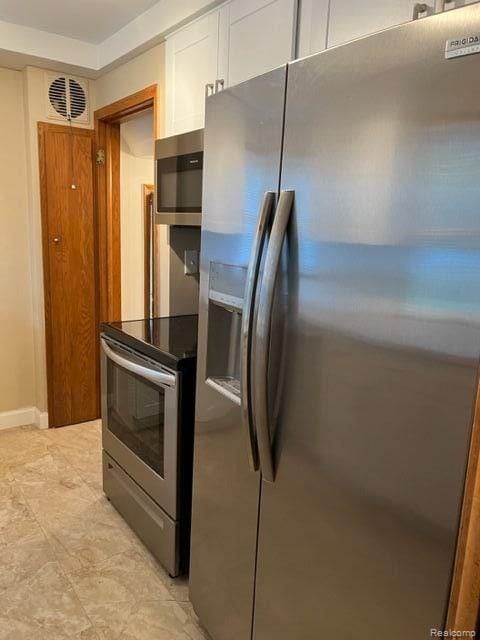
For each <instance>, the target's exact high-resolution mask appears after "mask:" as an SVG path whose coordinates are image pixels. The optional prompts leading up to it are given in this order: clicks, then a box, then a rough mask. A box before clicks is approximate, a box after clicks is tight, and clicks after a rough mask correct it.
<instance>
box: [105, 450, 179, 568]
mask: <svg viewBox="0 0 480 640" xmlns="http://www.w3.org/2000/svg"><path fill="white" fill-rule="evenodd" d="M103 490H104V492H105V494H106V495H107V497H108V498H109V499H110V502H111V503H112V504H113V506H114V507H115V508H116V509H117V511H119V513H120V514H121V515H122V516H123V518H124V519H125V520H126V522H127V523H128V524H129V525H130V527H131V528H132V529H133V530H134V531H135V533H136V534H137V535H138V537H139V538H140V539H141V540H142V542H143V543H144V544H145V546H146V547H148V549H149V550H150V551H151V553H152V554H153V555H154V556H155V557H156V558H157V560H159V562H160V563H161V564H162V565H163V566H164V567H165V569H166V570H167V571H168V573H169V574H170V575H171V576H172V577H175V576H177V575H179V572H180V566H179V540H180V529H179V523H178V522H175V521H174V520H172V519H171V518H169V517H168V516H167V514H166V513H165V512H164V511H163V510H162V509H160V507H159V506H158V505H157V504H156V503H155V502H154V501H153V500H152V499H151V498H150V497H149V496H148V495H147V494H146V493H145V491H143V489H141V487H139V485H138V484H137V483H136V482H134V481H133V480H132V479H131V478H130V476H128V475H127V474H126V473H125V471H123V469H122V468H121V467H120V466H119V465H118V464H117V463H116V462H115V461H114V460H113V458H111V457H110V456H109V455H108V453H106V452H105V451H104V452H103Z"/></svg>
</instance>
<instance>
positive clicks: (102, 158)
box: [95, 85, 158, 322]
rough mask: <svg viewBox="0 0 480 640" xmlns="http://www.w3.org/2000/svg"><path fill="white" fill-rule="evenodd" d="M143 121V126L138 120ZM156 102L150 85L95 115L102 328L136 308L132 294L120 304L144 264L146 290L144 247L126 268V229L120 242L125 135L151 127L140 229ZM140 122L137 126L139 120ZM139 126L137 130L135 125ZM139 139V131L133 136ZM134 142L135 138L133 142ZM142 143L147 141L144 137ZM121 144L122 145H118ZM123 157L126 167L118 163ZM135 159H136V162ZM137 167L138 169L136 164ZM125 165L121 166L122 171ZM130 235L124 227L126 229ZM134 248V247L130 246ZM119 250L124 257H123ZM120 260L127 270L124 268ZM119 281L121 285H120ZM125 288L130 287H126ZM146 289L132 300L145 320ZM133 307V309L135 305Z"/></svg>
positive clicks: (139, 196) (140, 210)
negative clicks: (148, 124)
mask: <svg viewBox="0 0 480 640" xmlns="http://www.w3.org/2000/svg"><path fill="white" fill-rule="evenodd" d="M139 117H141V120H140V119H139ZM157 117H158V97H157V85H151V86H150V87H147V88H146V89H143V90H142V91H138V92H137V93H134V94H132V95H130V96H128V97H126V98H122V99H121V100H118V101H116V102H113V103H112V104H110V105H107V106H105V107H102V108H101V109H98V110H97V111H95V137H96V147H97V158H96V160H97V171H96V211H97V227H98V228H97V238H98V246H97V250H98V263H99V315H100V320H101V321H102V322H111V321H115V320H122V319H125V318H124V317H123V312H124V310H125V311H127V310H128V314H129V315H130V311H132V309H135V311H136V307H130V304H131V297H130V290H128V289H127V291H125V292H124V294H126V300H125V306H124V305H123V302H122V284H125V283H126V282H127V281H128V280H129V276H130V271H131V269H132V268H133V269H134V270H135V269H136V268H137V267H138V264H139V260H140V261H141V263H142V270H141V281H143V282H142V284H144V271H143V269H144V259H145V258H144V256H142V255H141V251H140V258H139V256H138V248H139V247H144V246H145V242H142V241H141V242H140V244H138V243H137V245H136V249H137V253H136V254H135V259H134V261H133V263H132V264H134V265H135V266H134V267H132V264H130V257H131V254H132V252H133V253H135V252H134V251H133V248H132V250H131V251H130V247H129V246H128V243H129V237H128V235H127V233H128V231H127V230H125V229H124V233H123V236H124V237H123V241H122V226H123V222H125V220H126V218H125V217H124V220H123V221H122V184H123V181H122V167H123V168H125V166H128V165H129V164H132V165H133V164H135V163H134V162H131V163H129V158H128V155H132V154H129V153H127V152H128V139H125V138H128V133H127V132H129V133H131V132H132V131H133V132H135V131H136V129H138V128H139V129H140V130H142V128H143V130H144V129H145V126H146V123H147V122H150V126H151V132H152V137H151V140H152V151H151V157H152V162H151V171H152V177H151V178H148V177H145V178H142V180H143V182H141V183H139V185H140V186H139V190H138V191H139V193H138V210H137V207H135V210H136V212H137V213H138V211H139V212H140V216H141V220H142V229H143V232H142V233H144V223H143V205H142V203H143V199H142V193H143V191H142V189H143V184H151V182H152V181H153V144H154V140H155V137H156V135H157ZM137 119H138V120H137ZM135 121H137V122H141V123H142V124H141V125H138V124H135ZM137 133H138V131H137ZM134 137H135V136H134ZM144 137H145V135H144ZM122 138H123V139H124V140H123V141H122ZM122 156H123V160H124V162H123V163H122ZM134 157H135V156H134ZM138 164H141V163H138ZM124 165H125V166H124ZM127 229H128V225H127ZM132 245H133V243H132ZM122 248H123V249H124V253H125V251H126V255H125V256H122ZM122 258H124V259H126V261H127V264H126V265H124V266H123V267H122ZM122 281H123V282H122ZM127 286H128V285H127ZM143 291H144V287H143V286H142V287H141V292H142V293H141V295H138V293H137V294H135V295H134V298H137V300H138V298H141V300H142V303H141V304H142V307H141V308H142V312H141V315H140V316H139V317H143V316H144V300H145V295H144V292H143ZM135 304H137V303H135Z"/></svg>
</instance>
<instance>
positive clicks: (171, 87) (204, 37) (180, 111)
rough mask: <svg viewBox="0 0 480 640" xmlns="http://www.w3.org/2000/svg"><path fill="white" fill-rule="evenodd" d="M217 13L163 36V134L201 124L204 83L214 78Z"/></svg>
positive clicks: (215, 69)
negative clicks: (164, 52)
mask: <svg viewBox="0 0 480 640" xmlns="http://www.w3.org/2000/svg"><path fill="white" fill-rule="evenodd" d="M218 16H219V14H218V11H214V12H212V13H210V14H208V15H206V16H204V17H203V18H200V19H199V20H195V21H194V22H192V23H191V24H188V25H187V26H186V27H184V28H183V29H181V30H180V31H178V32H177V33H175V34H173V35H172V36H171V37H170V38H168V39H167V45H166V54H165V55H166V85H167V91H166V96H167V98H166V135H167V136H170V135H174V134H177V133H184V132H185V131H193V130H194V129H200V128H201V127H203V126H204V118H205V85H206V84H207V83H211V84H213V85H214V84H215V80H216V78H217V60H218Z"/></svg>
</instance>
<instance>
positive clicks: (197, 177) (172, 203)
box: [156, 151, 203, 213]
mask: <svg viewBox="0 0 480 640" xmlns="http://www.w3.org/2000/svg"><path fill="white" fill-rule="evenodd" d="M202 173H203V153H202V152H201V151H198V152H197V153H189V154H186V155H183V156H175V157H172V158H161V159H159V160H157V184H156V189H157V194H156V195H157V211H158V213H201V211H202Z"/></svg>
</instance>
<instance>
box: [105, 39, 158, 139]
mask: <svg viewBox="0 0 480 640" xmlns="http://www.w3.org/2000/svg"><path fill="white" fill-rule="evenodd" d="M152 84H158V88H159V91H158V107H159V112H158V113H157V137H158V138H160V137H161V136H162V135H163V130H164V117H163V109H164V107H163V105H164V95H163V90H164V87H165V43H163V42H162V44H159V45H157V46H155V47H153V48H152V49H149V50H148V51H146V52H145V53H142V54H140V55H139V56H137V57H136V58H133V60H129V61H128V62H126V63H125V64H123V65H121V66H120V67H117V68H116V69H113V70H112V71H109V72H108V73H105V74H104V75H102V76H101V77H100V78H98V79H97V80H96V81H95V108H96V109H99V108H100V107H104V106H105V105H107V104H110V103H111V102H115V101H116V100H120V98H124V97H125V96H129V95H130V94H132V93H135V92H136V91H140V90H141V89H145V88H146V87H149V86H150V85H152Z"/></svg>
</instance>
